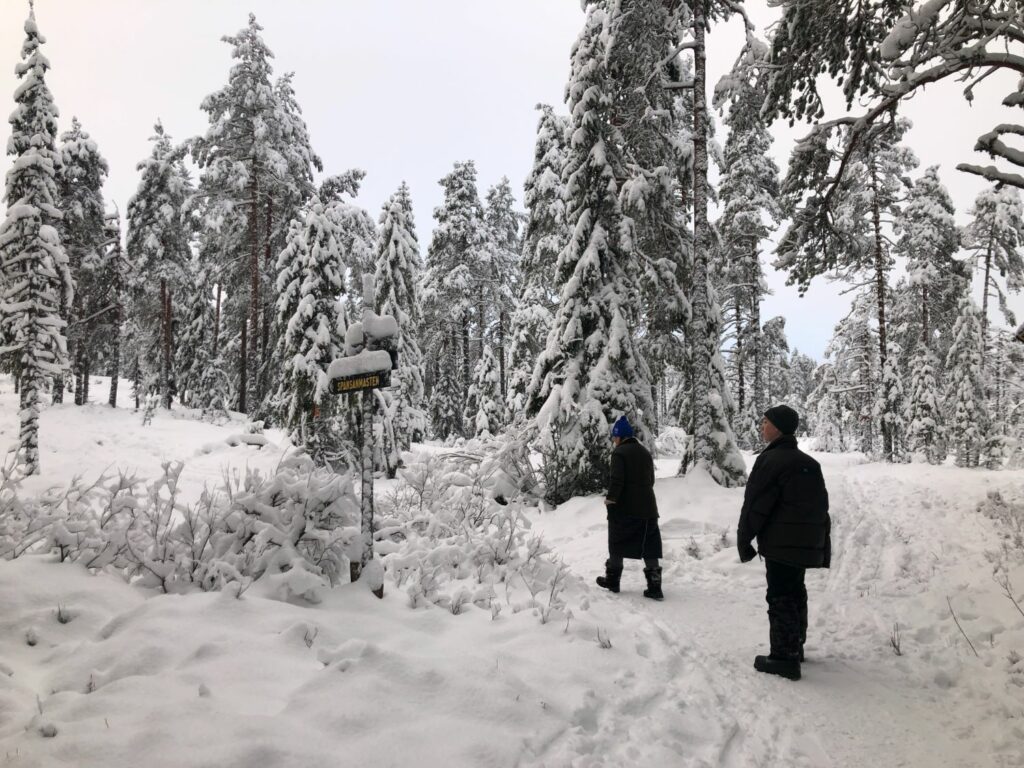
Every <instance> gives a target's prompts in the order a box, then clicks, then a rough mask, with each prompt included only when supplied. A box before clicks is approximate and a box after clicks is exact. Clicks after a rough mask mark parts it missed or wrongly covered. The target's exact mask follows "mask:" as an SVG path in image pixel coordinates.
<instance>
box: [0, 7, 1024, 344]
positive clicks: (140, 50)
mask: <svg viewBox="0 0 1024 768" xmlns="http://www.w3.org/2000/svg"><path fill="white" fill-rule="evenodd" d="M747 5H748V9H749V12H750V14H751V17H752V18H753V20H754V21H755V23H756V24H758V25H761V26H763V25H766V24H768V23H770V22H771V20H772V19H773V18H774V16H775V14H776V10H775V9H769V8H768V7H767V2H766V0H752V1H751V2H748V4H747ZM250 11H252V12H254V13H255V14H256V16H257V19H258V21H259V22H260V24H261V25H262V26H263V27H264V28H265V30H264V39H265V40H266V42H267V44H268V45H269V47H270V49H271V50H272V51H273V52H274V54H275V56H276V58H275V61H274V67H275V72H276V73H277V74H280V73H283V72H287V71H294V72H295V90H296V94H297V97H298V100H299V102H300V104H301V105H302V108H303V111H304V114H305V118H306V122H307V123H308V125H309V129H310V134H311V136H312V140H313V145H314V148H315V149H316V151H317V152H318V154H319V155H320V156H321V157H322V158H323V160H324V165H325V173H329V174H333V173H338V172H341V171H343V170H345V169H348V168H353V167H359V168H363V169H364V170H365V171H366V172H367V176H366V179H365V181H364V183H363V190H362V193H361V195H360V197H359V202H360V203H361V204H362V205H363V206H365V207H366V208H367V209H369V210H370V212H371V213H372V214H373V215H374V217H376V216H377V214H378V212H379V209H380V206H381V204H382V203H383V201H384V200H385V199H386V198H387V196H388V195H389V194H390V193H391V192H392V191H393V190H394V189H395V188H397V186H398V185H399V183H400V182H401V181H402V180H403V179H404V180H406V181H408V183H409V185H410V187H411V190H412V195H413V201H414V204H415V209H416V222H417V229H418V233H419V238H420V243H421V246H422V249H423V252H424V254H425V252H426V245H427V243H428V242H429V239H430V231H431V229H432V228H433V223H434V222H433V219H432V212H433V210H434V208H435V207H436V206H437V205H438V204H440V202H441V188H440V187H439V186H438V184H437V181H438V179H440V178H441V177H442V176H443V175H445V174H446V173H447V172H448V171H449V170H450V169H451V166H452V164H453V163H454V162H456V161H459V160H467V159H472V160H475V161H476V164H477V168H478V171H479V181H480V193H481V196H483V195H484V194H485V192H486V190H487V188H488V187H489V186H490V185H492V184H494V183H495V182H497V181H498V180H499V179H500V178H501V177H502V176H503V175H507V176H508V177H509V178H510V179H511V181H512V184H513V189H514V190H515V191H516V194H517V197H518V198H519V199H520V200H521V198H522V184H523V180H524V178H525V177H526V174H527V173H528V172H529V169H530V165H531V162H532V157H533V143H534V135H535V129H536V121H537V113H536V112H535V111H534V106H535V105H536V104H538V103H542V102H543V103H550V104H554V105H557V106H558V107H559V108H560V109H561V110H562V111H564V110H565V107H564V105H563V95H564V87H565V81H566V77H567V76H568V71H569V51H570V47H571V46H572V43H573V40H574V39H575V38H576V35H577V34H578V32H579V30H580V27H581V24H582V21H583V13H582V11H581V10H580V2H579V0H515V2H507V0H503V1H501V2H499V0H431V2H423V0H373V2H366V0H301V1H300V0H293V1H292V2H287V3H284V2H280V0H246V1H245V2H242V1H241V0H218V1H217V2H210V0H88V2H85V1H83V0H37V2H36V16H37V20H38V22H39V25H40V29H41V31H42V33H43V35H44V36H45V37H46V39H47V45H46V46H45V47H44V52H45V53H46V55H47V56H48V57H49V59H50V62H51V64H52V65H53V69H52V70H51V72H50V75H49V76H48V82H49V85H50V88H51V90H52V91H53V93H54V97H55V99H56V102H57V105H58V107H59V108H60V112H61V118H60V126H61V130H62V131H63V130H65V129H66V128H67V127H68V126H69V125H70V122H71V117H72V116H73V115H77V116H78V117H79V119H80V120H81V121H82V124H83V127H84V128H85V130H87V131H88V132H89V133H90V134H91V135H92V136H93V138H94V139H96V141H97V142H98V144H99V147H100V151H101V152H102V153H103V155H104V156H105V157H106V158H107V161H108V162H109V164H110V178H109V181H108V183H107V187H106V195H107V198H108V200H110V201H112V202H113V203H116V204H117V206H118V207H119V208H120V210H121V211H122V213H123V212H124V211H125V209H126V206H127V203H128V199H129V198H130V197H131V195H132V194H133V192H134V191H135V187H136V184H137V183H138V175H137V172H136V170H135V165H136V163H137V162H138V161H139V160H140V159H142V158H143V157H145V156H146V155H147V154H148V152H149V144H148V138H149V137H150V136H151V135H152V133H153V131H152V126H153V123H154V121H155V120H156V118H157V117H159V118H161V119H162V120H163V123H164V126H165V127H166V129H167V130H168V132H170V133H171V135H172V136H174V137H175V138H176V139H183V138H186V137H188V136H194V135H198V134H201V133H203V131H204V130H205V128H206V121H205V113H203V112H202V111H201V110H200V109H199V104H200V102H201V101H202V99H203V97H204V96H206V95H207V94H208V93H211V92H212V91H215V90H217V89H219V88H220V87H222V86H223V85H224V83H225V82H226V81H227V75H228V68H229V67H230V47H229V46H228V45H227V44H225V43H223V42H221V40H220V38H221V36H222V35H225V34H234V33H235V32H236V31H238V30H239V29H240V28H242V27H243V26H244V25H245V23H246V21H247V18H248V13H249V12H250ZM27 12H28V3H27V0H24V1H23V0H0V114H8V113H9V112H10V107H11V106H12V105H13V100H12V94H13V93H14V89H15V88H16V78H15V76H14V67H15V64H16V63H17V62H18V60H19V55H20V50H21V44H22V40H23V38H24V33H23V29H22V25H23V22H24V19H25V17H26V15H27ZM741 42H742V35H741V28H740V24H739V22H738V21H733V22H731V23H729V24H726V25H723V26H721V27H718V28H716V29H715V30H714V31H713V33H712V34H711V36H710V38H709V46H710V48H709V68H710V69H711V77H710V78H709V82H710V83H712V84H713V83H714V82H715V80H717V77H718V76H719V75H721V74H723V73H724V72H725V71H726V70H727V69H728V68H729V67H730V65H731V64H732V62H733V60H734V59H735V56H736V54H737V53H738V51H739V47H740V45H741ZM1011 88H1012V80H1011V79H1010V78H1004V79H1003V80H1001V81H1000V80H999V79H998V78H996V77H993V78H989V80H988V81H986V82H985V83H983V84H982V86H981V87H979V88H978V90H977V99H976V101H975V106H974V107H969V106H968V105H967V104H966V102H964V100H963V99H962V98H961V97H960V94H959V91H958V90H957V89H955V88H954V87H952V86H939V87H935V88H933V89H932V90H931V91H930V92H928V93H927V94H924V95H923V96H921V97H918V98H916V99H915V100H913V101H912V102H910V103H909V104H908V105H907V109H906V114H907V115H908V116H909V117H910V118H911V119H912V120H913V121H914V124H915V127H914V129H913V130H912V132H911V133H910V134H909V137H908V143H909V144H910V145H911V146H912V147H913V148H914V149H915V151H916V152H917V154H918V156H919V158H920V159H921V166H922V169H923V168H924V167H926V166H928V165H932V164H937V165H940V166H942V178H943V180H944V181H945V183H946V185H947V186H948V187H949V188H950V192H951V193H952V195H953V199H954V202H955V203H956V206H957V209H958V217H959V220H960V221H961V223H964V222H965V221H966V212H967V210H968V209H969V207H970V205H971V202H972V201H973V199H974V197H975V196H976V195H977V193H978V192H979V191H980V190H981V189H982V188H983V186H984V185H983V184H982V182H981V180H980V179H977V178H975V177H971V176H967V175H965V174H962V173H959V172H957V171H956V170H955V168H954V167H955V165H956V163H958V162H963V161H965V160H973V158H972V152H971V149H972V147H973V145H974V141H975V139H976V138H977V136H978V135H979V134H980V133H983V132H985V131H987V130H989V129H990V128H991V127H992V126H993V125H994V124H995V123H997V122H1004V121H1009V120H1010V119H1011V118H1012V117H1014V116H1013V115H1012V114H1011V113H1010V110H1008V109H1005V108H1001V107H999V102H1000V101H1001V99H1002V98H1003V96H1005V95H1006V93H1007V92H1009V90H1011ZM4 100H6V103H7V104H8V107H6V108H5V107H4V106H3V104H4V103H5V101H4ZM837 107H838V105H837ZM773 132H774V133H775V135H776V143H775V147H774V153H775V156H776V159H777V161H778V162H779V164H780V166H781V167H783V168H784V167H785V164H786V160H787V158H788V156H789V151H790V149H791V147H792V143H793V141H794V139H795V138H796V137H798V136H801V135H803V134H805V133H806V132H807V128H806V126H797V127H796V128H795V129H791V128H789V127H788V126H784V125H779V126H775V127H774V128H773ZM8 135H9V126H8V125H7V124H6V123H0V137H2V138H3V139H4V141H6V138H7V136H8ZM723 140H724V137H723ZM974 161H977V160H974ZM9 165H10V160H9V159H8V158H6V157H4V158H2V159H0V171H3V172H6V170H7V168H8V167H9ZM764 260H765V268H766V271H767V273H768V282H769V285H770V286H771V287H772V289H773V290H774V291H775V294H774V295H773V296H771V297H769V298H768V299H767V301H766V302H765V307H764V314H763V316H764V317H765V318H768V317H771V316H773V315H777V314H781V315H783V316H785V317H786V319H787V324H786V330H787V334H788V336H789V338H790V341H791V344H792V345H794V346H796V347H798V348H800V349H801V350H803V351H805V352H808V353H810V354H812V355H813V356H815V357H820V356H821V354H822V352H823V350H824V347H825V344H826V343H827V341H828V339H829V337H830V335H831V332H832V327H833V325H834V324H835V323H836V321H837V320H839V319H840V318H841V317H843V316H844V315H845V314H846V310H847V308H848V305H849V301H848V297H846V296H843V295H841V293H840V289H841V286H838V285H835V284H830V283H828V282H827V281H826V280H824V279H818V280H816V281H815V282H814V283H813V284H812V287H811V290H810V291H809V293H808V294H807V296H805V297H804V298H798V297H797V293H796V291H795V290H794V289H792V288H787V287H786V286H785V285H784V283H785V276H784V275H781V274H779V273H776V272H774V270H772V268H771V266H770V264H769V262H770V255H766V256H765V259H764ZM1014 304H1015V306H1016V307H1017V308H1018V311H1020V310H1024V302H1022V301H1020V300H1017V301H1015V302H1014ZM1019 313H1020V312H1019ZM1022 314H1024V313H1022Z"/></svg>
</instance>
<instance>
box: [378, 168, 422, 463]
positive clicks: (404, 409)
mask: <svg viewBox="0 0 1024 768" xmlns="http://www.w3.org/2000/svg"><path fill="white" fill-rule="evenodd" d="M422 273H423V263H422V262H421V260H420V247H419V243H418V242H417V240H416V227H415V225H414V223H413V214H412V198H411V197H410V195H409V187H408V186H407V185H406V184H405V182H403V183H402V185H401V186H400V187H399V188H398V191H397V192H395V193H394V194H393V195H392V196H391V197H390V198H389V199H388V201H387V202H386V203H384V210H383V211H382V212H381V216H380V235H379V240H378V246H377V274H376V278H375V284H376V288H377V304H378V308H377V312H378V313H379V314H381V315H391V316H392V317H394V318H395V319H396V320H397V321H398V339H397V341H396V349H397V350H398V370H397V371H395V373H394V375H393V378H394V379H397V382H393V384H392V386H394V384H395V383H397V385H398V386H397V389H398V391H397V393H396V395H395V403H394V409H395V413H394V428H395V437H396V440H397V442H398V445H399V447H400V448H401V450H408V449H409V447H410V445H411V444H412V441H413V440H414V439H419V440H422V439H423V437H424V431H425V426H426V413H425V405H426V404H425V402H424V390H423V368H424V366H423V354H422V352H421V351H420V346H419V335H420V332H421V328H422V322H423V308H422V306H421V299H420V292H421V287H420V282H421V280H422V278H423V274H422Z"/></svg>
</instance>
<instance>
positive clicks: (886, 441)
mask: <svg viewBox="0 0 1024 768" xmlns="http://www.w3.org/2000/svg"><path fill="white" fill-rule="evenodd" d="M871 193H872V195H871V196H872V200H871V223H872V226H873V228H874V234H875V254H874V255H875V301H876V302H877V304H878V358H879V359H878V370H879V374H880V375H881V376H883V377H884V375H885V374H884V372H885V361H886V358H887V357H888V348H887V343H886V323H885V288H886V282H885V271H886V270H885V266H886V265H885V250H884V246H883V243H882V211H881V206H880V205H879V203H878V169H877V168H876V167H875V164H874V162H872V164H871ZM882 397H883V398H884V399H885V402H884V406H883V408H882V420H881V421H882V451H883V453H884V454H885V460H886V461H892V460H893V459H894V453H895V446H894V445H893V435H892V430H891V429H890V424H889V421H888V416H889V387H888V385H887V384H886V383H885V380H884V378H883V380H882Z"/></svg>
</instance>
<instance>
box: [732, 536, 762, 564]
mask: <svg viewBox="0 0 1024 768" xmlns="http://www.w3.org/2000/svg"><path fill="white" fill-rule="evenodd" d="M736 549H738V550H739V553H740V562H741V563H749V562H750V561H751V560H753V559H754V558H755V557H757V550H756V549H754V546H753V545H752V544H751V543H750V542H749V541H747V542H743V541H738V542H736Z"/></svg>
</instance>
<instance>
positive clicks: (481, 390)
mask: <svg viewBox="0 0 1024 768" xmlns="http://www.w3.org/2000/svg"><path fill="white" fill-rule="evenodd" d="M504 411H505V409H504V408H503V407H502V397H501V371H500V369H499V367H498V360H497V358H496V357H495V356H494V353H493V352H492V351H491V347H490V345H486V346H484V351H483V353H482V354H481V355H480V359H479V360H478V361H477V364H476V370H475V371H474V372H473V384H472V386H470V388H469V397H467V398H466V414H465V416H464V419H465V423H466V424H472V425H473V429H474V436H475V437H493V436H495V435H498V434H500V433H501V430H502V428H503V427H504V426H505V418H504V416H505V413H504Z"/></svg>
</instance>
